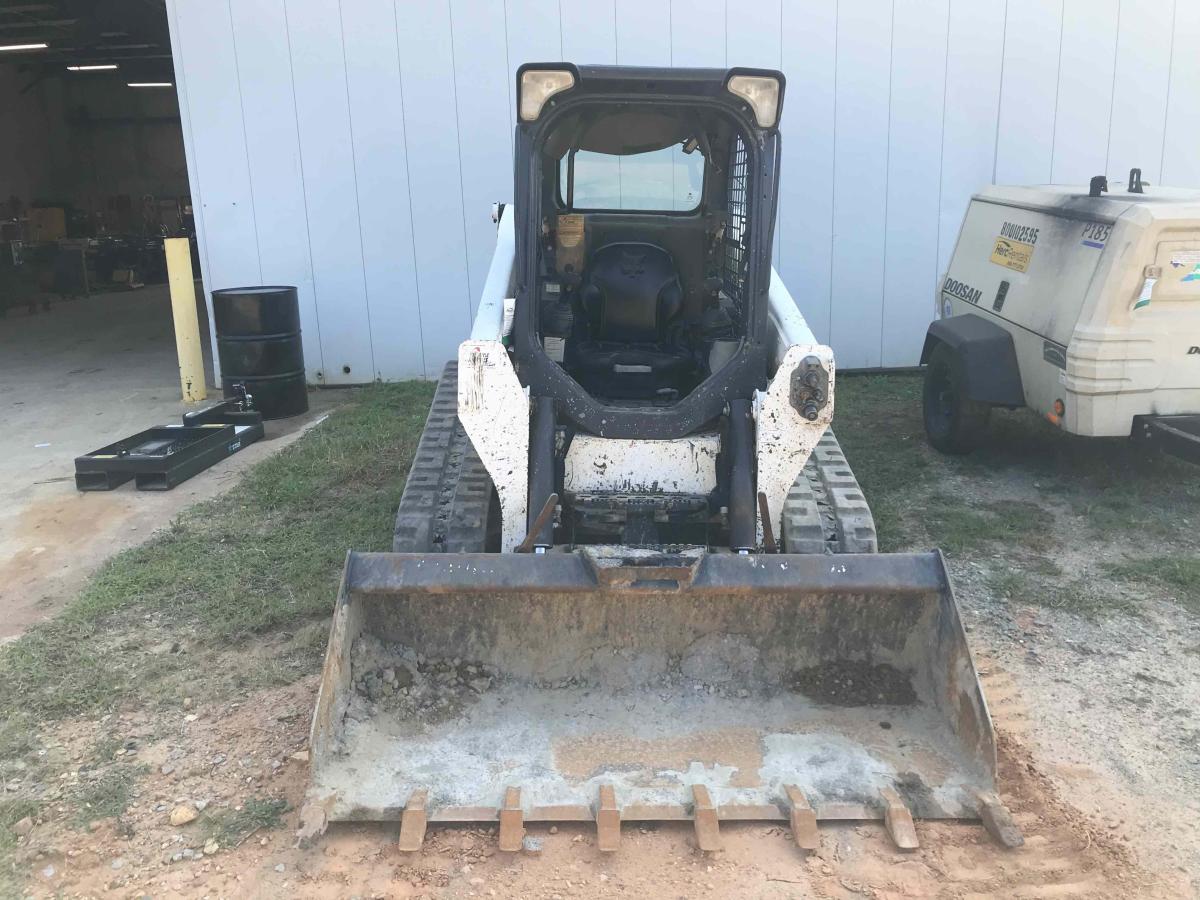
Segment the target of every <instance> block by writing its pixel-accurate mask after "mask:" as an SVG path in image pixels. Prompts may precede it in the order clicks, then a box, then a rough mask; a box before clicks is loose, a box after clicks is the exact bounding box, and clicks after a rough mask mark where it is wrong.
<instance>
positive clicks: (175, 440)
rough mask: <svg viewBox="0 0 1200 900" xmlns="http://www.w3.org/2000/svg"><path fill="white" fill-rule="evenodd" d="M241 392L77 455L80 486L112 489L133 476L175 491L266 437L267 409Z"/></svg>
mask: <svg viewBox="0 0 1200 900" xmlns="http://www.w3.org/2000/svg"><path fill="white" fill-rule="evenodd" d="M251 403H252V400H251V398H250V397H249V395H247V394H246V393H245V389H244V388H243V389H242V391H241V392H240V394H239V396H237V397H234V398H231V399H229V400H225V401H223V402H221V403H217V404H215V405H213V406H210V407H208V408H206V409H201V410H196V411H195V412H189V413H184V415H183V424H182V425H159V426H157V427H155V428H147V429H146V430H145V431H139V432H138V433H137V434H134V435H130V436H129V437H127V438H122V439H121V440H119V441H116V442H114V443H112V444H109V445H108V446H105V447H101V448H100V449H99V450H93V451H92V452H91V453H87V454H85V455H83V456H77V457H76V458H75V487H77V488H78V489H79V490H81V491H111V490H113V489H114V488H117V487H120V486H121V485H122V484H124V483H125V482H127V481H129V480H130V479H133V480H134V484H135V486H136V487H137V489H138V490H139V491H169V490H171V488H173V487H175V486H176V485H177V484H181V483H182V482H184V481H187V480H188V479H189V478H191V477H192V476H193V475H196V474H198V473H199V472H203V471H204V470H205V469H207V468H208V467H209V466H211V465H213V464H214V463H218V462H220V461H221V460H223V459H225V458H226V457H229V456H232V455H233V454H234V453H237V452H238V451H239V450H241V449H242V448H243V447H246V446H249V445H250V444H252V443H254V442H255V441H257V440H259V439H260V438H261V437H262V436H263V420H262V413H260V412H258V411H257V410H255V409H252V408H250V406H251Z"/></svg>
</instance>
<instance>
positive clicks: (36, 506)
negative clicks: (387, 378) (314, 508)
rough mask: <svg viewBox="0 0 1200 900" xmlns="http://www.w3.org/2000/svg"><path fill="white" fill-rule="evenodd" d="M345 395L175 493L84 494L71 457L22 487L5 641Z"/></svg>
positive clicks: (6, 591) (4, 577)
mask: <svg viewBox="0 0 1200 900" xmlns="http://www.w3.org/2000/svg"><path fill="white" fill-rule="evenodd" d="M341 400H342V397H341V395H340V394H339V393H338V392H336V391H317V392H314V393H312V394H311V395H310V403H309V407H310V408H309V411H308V412H307V413H306V414H304V415H303V416H296V417H295V418H292V419H284V420H282V421H276V422H268V423H266V436H265V437H264V438H263V440H261V441H259V442H257V443H255V444H251V445H250V446H249V447H247V448H246V449H245V450H244V451H242V452H240V453H238V454H236V455H235V456H232V457H230V458H229V459H227V460H222V461H221V462H219V463H218V464H217V465H215V466H213V468H212V469H210V470H208V471H207V472H204V473H202V474H201V475H199V476H197V477H195V478H192V479H191V480H189V481H187V482H185V483H184V484H182V485H180V486H179V487H177V488H176V489H175V490H173V491H162V492H158V491H138V490H135V489H134V487H133V485H132V484H128V485H124V486H122V487H120V488H118V489H117V490H114V491H103V492H94V493H81V492H79V491H77V490H76V489H75V481H74V469H73V468H71V465H70V464H69V463H68V464H67V466H66V468H65V469H63V470H61V471H60V472H59V473H58V474H55V475H53V476H51V477H49V478H45V479H43V480H40V481H36V482H32V483H30V484H29V485H27V486H25V487H24V489H23V490H22V491H20V492H19V493H18V494H17V496H16V497H15V498H12V506H11V507H9V508H8V509H7V510H5V512H4V514H3V515H0V524H3V527H0V610H2V611H3V615H0V643H3V642H4V641H5V640H9V639H12V638H14V637H16V636H17V635H19V634H21V633H22V632H24V631H25V630H26V629H27V628H28V627H29V626H30V625H32V624H34V623H35V622H40V621H41V620H43V619H45V618H47V617H48V616H52V615H54V614H55V613H57V612H58V611H59V610H60V609H62V608H63V606H65V605H66V603H67V602H68V601H69V600H70V599H71V598H72V597H73V596H74V595H75V594H76V593H77V592H78V591H79V589H80V588H81V587H82V586H83V585H84V583H85V582H86V581H87V579H88V578H89V577H90V576H91V575H92V573H93V572H95V571H96V569H97V568H98V567H99V566H100V564H101V563H103V562H104V561H105V560H106V559H108V558H109V557H110V556H112V555H113V554H114V553H116V552H118V551H120V550H123V549H125V548H126V547H135V546H137V545H139V544H142V543H144V542H145V541H146V540H147V539H148V538H149V537H150V535H151V534H153V533H154V532H155V531H156V530H157V529H159V528H161V527H162V526H163V524H164V523H166V522H169V521H170V520H171V519H172V518H173V517H174V516H175V515H177V514H178V513H179V511H180V510H182V509H184V508H186V507H188V506H191V505H192V504H194V503H198V502H200V501H202V500H206V499H208V498H210V497H216V496H218V495H220V494H223V493H225V492H226V491H228V490H230V489H232V488H233V487H234V486H235V485H236V484H237V481H238V479H239V478H240V477H241V475H242V473H243V472H245V471H246V469H248V468H249V467H250V466H252V465H254V464H255V463H256V462H258V461H259V460H262V459H266V458H267V457H268V456H270V455H271V454H273V453H277V452H279V450H281V449H282V448H284V447H286V446H288V445H289V444H291V443H292V442H293V441H295V440H296V439H297V438H298V437H300V435H302V434H303V433H304V432H305V431H306V430H307V429H308V428H309V427H311V426H312V425H313V424H314V423H316V422H319V421H321V419H322V418H324V416H325V415H326V414H327V413H328V411H329V410H330V409H331V408H333V407H335V406H336V405H337V404H338V403H339V402H340V401H341ZM214 402H215V401H214ZM151 424H152V423H151ZM93 442H94V441H93ZM81 452H83V451H81Z"/></svg>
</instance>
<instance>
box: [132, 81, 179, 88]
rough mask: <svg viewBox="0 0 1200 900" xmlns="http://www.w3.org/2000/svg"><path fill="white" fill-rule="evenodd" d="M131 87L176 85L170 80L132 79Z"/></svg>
mask: <svg viewBox="0 0 1200 900" xmlns="http://www.w3.org/2000/svg"><path fill="white" fill-rule="evenodd" d="M128 86H129V87H175V85H174V84H172V83H171V82H170V81H130V82H128Z"/></svg>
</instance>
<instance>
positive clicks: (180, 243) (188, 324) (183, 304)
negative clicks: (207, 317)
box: [163, 238, 208, 403]
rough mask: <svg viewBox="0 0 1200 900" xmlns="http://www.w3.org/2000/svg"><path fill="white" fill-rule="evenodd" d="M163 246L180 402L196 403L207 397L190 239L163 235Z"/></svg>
mask: <svg viewBox="0 0 1200 900" xmlns="http://www.w3.org/2000/svg"><path fill="white" fill-rule="evenodd" d="M163 245H164V247H165V249H166V252H167V282H168V284H170V286H171V316H172V318H173V319H174V320H175V352H176V353H177V354H178V356H179V385H180V387H181V388H182V389H183V399H184V402H186V403H198V402H199V401H201V400H203V399H205V398H206V397H207V396H208V388H207V387H206V386H205V384H204V351H203V350H202V349H201V344H200V319H199V318H198V317H197V315H196V287H195V284H194V283H193V281H192V248H191V242H190V241H189V240H188V239H187V238H167V239H166V240H165V241H163Z"/></svg>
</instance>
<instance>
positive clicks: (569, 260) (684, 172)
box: [538, 104, 745, 404]
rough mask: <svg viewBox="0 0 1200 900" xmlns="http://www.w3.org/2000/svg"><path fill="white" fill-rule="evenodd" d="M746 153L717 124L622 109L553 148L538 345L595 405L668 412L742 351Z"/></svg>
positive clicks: (586, 111) (593, 112) (577, 128)
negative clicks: (665, 407) (638, 405)
mask: <svg viewBox="0 0 1200 900" xmlns="http://www.w3.org/2000/svg"><path fill="white" fill-rule="evenodd" d="M742 141H743V138H742V136H741V135H740V134H739V133H738V131H737V129H736V127H735V125H734V123H733V122H731V121H730V120H729V119H727V118H725V117H724V116H722V115H720V114H719V113H715V112H711V111H707V110H703V109H697V108H694V107H691V108H689V107H683V108H679V109H675V108H667V109H662V110H644V111H636V110H630V109H628V108H627V107H626V106H625V105H620V104H618V105H611V106H605V105H603V104H596V105H593V106H590V107H589V106H585V107H583V108H582V109H580V110H578V111H577V112H575V113H573V114H571V115H569V116H565V117H563V119H562V120H560V122H559V123H558V124H557V125H556V126H555V127H554V129H552V130H551V132H550V133H549V134H548V135H547V138H546V140H545V142H544V143H543V145H542V148H541V153H540V154H539V156H540V160H541V168H542V172H543V177H544V179H545V184H544V186H545V188H546V189H545V190H543V192H542V197H543V206H542V212H543V215H544V219H545V221H546V222H547V223H553V227H552V228H551V229H550V232H551V234H552V235H553V242H552V243H550V242H548V243H547V246H546V247H545V252H544V253H543V255H542V265H541V272H542V296H541V308H540V312H539V318H538V324H539V334H540V337H541V340H542V345H543V347H544V348H545V349H546V351H547V354H548V355H549V356H550V357H551V358H552V359H554V361H555V362H558V363H560V364H561V365H562V366H563V368H564V369H565V370H566V371H567V372H568V373H569V374H570V375H571V376H572V377H573V378H574V379H575V380H576V381H577V382H579V384H580V385H582V386H583V388H584V389H585V390H587V392H588V393H589V394H591V395H592V396H594V397H600V398H605V399H609V400H613V401H640V402H642V403H653V404H670V403H673V402H675V401H676V400H678V399H679V398H680V397H684V396H686V395H687V394H689V393H691V391H692V390H693V389H694V388H695V387H696V385H698V384H700V383H701V382H702V381H704V380H705V379H706V378H707V377H708V376H709V375H710V374H711V373H712V372H713V371H714V369H716V368H720V366H721V364H722V363H723V362H725V361H727V360H728V359H729V357H730V356H731V355H732V353H733V352H734V350H736V348H737V346H738V344H739V343H740V341H741V339H742V337H743V336H744V334H745V327H744V325H745V320H744V316H743V314H742V313H743V310H742V304H741V301H742V298H743V296H744V290H743V285H744V281H745V265H744V263H745V256H744V253H743V252H741V251H742V250H743V249H744V244H743V242H742V240H741V239H742V238H743V237H744V231H745V187H744V185H745V153H744V152H743V153H742V154H741V155H740V157H739V155H738V147H739V146H740V145H741V143H742ZM739 164H740V165H739ZM731 192H732V195H733V196H731ZM727 231H730V232H731V235H730V241H729V242H727V241H726V240H725V237H726V232H727ZM732 248H736V252H729V251H730V249H732Z"/></svg>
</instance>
